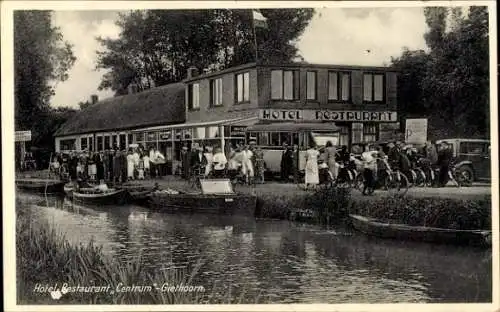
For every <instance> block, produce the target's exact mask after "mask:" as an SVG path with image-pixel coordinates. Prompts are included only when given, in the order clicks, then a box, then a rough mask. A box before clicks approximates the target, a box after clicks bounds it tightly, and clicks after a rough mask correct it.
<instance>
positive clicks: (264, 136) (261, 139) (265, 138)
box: [257, 132, 269, 146]
mask: <svg viewBox="0 0 500 312" xmlns="http://www.w3.org/2000/svg"><path fill="white" fill-rule="evenodd" d="M257 145H262V146H267V145H269V132H259V133H258V134H257Z"/></svg>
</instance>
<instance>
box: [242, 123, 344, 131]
mask: <svg viewBox="0 0 500 312" xmlns="http://www.w3.org/2000/svg"><path fill="white" fill-rule="evenodd" d="M247 130H248V131H276V132H294V131H332V132H336V131H340V129H339V128H338V127H337V126H335V125H334V124H331V123H312V122H311V123H294V122H276V123H270V124H256V125H253V126H250V127H248V129H247Z"/></svg>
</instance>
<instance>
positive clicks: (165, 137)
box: [159, 131, 171, 140]
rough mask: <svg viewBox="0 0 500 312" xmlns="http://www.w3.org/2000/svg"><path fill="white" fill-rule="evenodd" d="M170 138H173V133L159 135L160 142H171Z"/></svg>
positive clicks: (166, 132) (167, 132)
mask: <svg viewBox="0 0 500 312" xmlns="http://www.w3.org/2000/svg"><path fill="white" fill-rule="evenodd" d="M170 138H171V132H170V131H165V132H160V134H159V139H160V140H169V139H170Z"/></svg>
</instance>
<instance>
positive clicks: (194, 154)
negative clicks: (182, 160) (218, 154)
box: [190, 143, 206, 173]
mask: <svg viewBox="0 0 500 312" xmlns="http://www.w3.org/2000/svg"><path fill="white" fill-rule="evenodd" d="M190 164H191V168H192V170H193V173H194V172H195V171H194V170H201V167H202V166H204V165H205V164H206V161H205V157H204V155H203V149H202V148H201V147H200V145H199V144H198V143H193V147H192V149H191V157H190Z"/></svg>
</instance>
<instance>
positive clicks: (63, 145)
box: [59, 139, 75, 151]
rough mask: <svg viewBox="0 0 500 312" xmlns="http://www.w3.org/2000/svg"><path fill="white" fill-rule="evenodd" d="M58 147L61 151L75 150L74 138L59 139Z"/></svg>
mask: <svg viewBox="0 0 500 312" xmlns="http://www.w3.org/2000/svg"><path fill="white" fill-rule="evenodd" d="M59 144H60V145H59V149H60V150H61V151H72V150H75V140H74V139H69V140H61V142H60V143H59Z"/></svg>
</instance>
